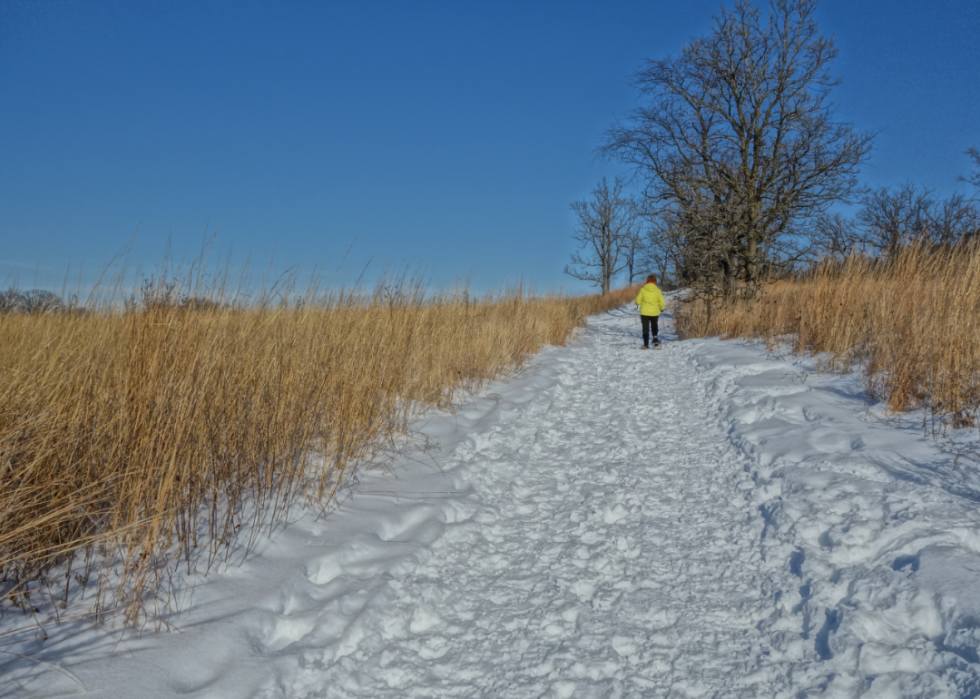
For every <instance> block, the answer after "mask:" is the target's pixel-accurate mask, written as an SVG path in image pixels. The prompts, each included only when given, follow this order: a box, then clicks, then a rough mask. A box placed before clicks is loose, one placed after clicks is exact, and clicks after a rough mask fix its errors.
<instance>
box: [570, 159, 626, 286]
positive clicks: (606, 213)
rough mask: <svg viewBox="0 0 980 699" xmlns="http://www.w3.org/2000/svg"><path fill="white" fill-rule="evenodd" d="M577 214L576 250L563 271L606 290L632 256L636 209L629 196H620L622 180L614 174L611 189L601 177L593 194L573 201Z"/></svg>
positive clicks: (573, 207)
mask: <svg viewBox="0 0 980 699" xmlns="http://www.w3.org/2000/svg"><path fill="white" fill-rule="evenodd" d="M571 206H572V211H574V212H575V214H576V215H577V216H578V224H577V225H576V227H575V235H574V238H575V240H577V241H578V243H579V250H578V251H577V252H575V253H573V254H572V264H571V265H565V274H569V275H571V276H573V277H575V278H576V279H582V280H584V281H589V282H592V283H593V284H595V285H597V286H600V287H601V288H602V293H603V294H607V293H609V288H610V285H611V283H612V278H613V277H614V276H615V275H617V274H619V273H620V272H622V271H623V270H624V269H626V268H627V266H629V265H630V264H631V263H632V262H633V261H634V259H635V255H634V253H635V247H634V246H635V244H636V234H637V219H638V217H637V209H636V203H635V202H634V201H633V199H632V198H631V197H624V196H623V180H622V178H619V177H617V178H616V179H615V181H614V182H613V186H612V189H610V188H609V183H608V182H607V181H606V178H605V177H603V178H602V180H600V181H599V184H598V185H596V188H595V189H594V190H592V198H591V199H589V200H587V201H576V202H573V203H572V205H571Z"/></svg>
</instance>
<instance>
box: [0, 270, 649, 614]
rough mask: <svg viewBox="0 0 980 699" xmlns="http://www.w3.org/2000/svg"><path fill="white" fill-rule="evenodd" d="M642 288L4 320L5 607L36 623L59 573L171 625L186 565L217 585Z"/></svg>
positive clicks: (196, 303) (383, 291) (394, 288)
mask: <svg viewBox="0 0 980 699" xmlns="http://www.w3.org/2000/svg"><path fill="white" fill-rule="evenodd" d="M634 291H635V290H633V289H626V290H623V291H621V292H616V293H612V294H609V295H607V296H605V297H599V296H590V297H579V298H573V297H566V296H560V295H552V296H544V297H537V296H534V295H532V294H530V293H528V292H527V291H526V290H521V289H518V290H515V291H513V292H510V293H506V294H503V295H501V296H498V297H496V298H493V297H487V298H484V299H478V300H471V299H470V297H469V294H468V293H466V292H465V291H462V292H450V293H445V294H442V295H437V296H435V297H427V296H426V294H425V293H424V290H423V289H422V287H421V286H420V285H418V284H411V283H408V284H406V283H401V284H395V285H385V284H382V285H379V287H378V290H377V291H376V292H375V293H374V294H373V295H358V294H350V293H335V294H327V295H324V296H320V297H315V296H314V295H313V294H307V296H306V297H305V298H304V299H303V300H302V303H296V302H295V301H281V302H278V303H270V302H259V303H253V304H250V305H249V306H247V307H239V306H235V305H234V303H229V302H228V300H227V299H223V298H220V297H219V298H206V299H196V300H193V302H188V300H187V295H183V301H180V300H179V299H180V298H181V297H182V295H181V293H180V291H179V290H175V288H174V287H173V286H168V285H155V286H150V287H147V288H146V289H144V292H143V297H142V299H141V300H140V301H139V302H138V303H135V304H129V305H128V306H127V307H126V308H116V309H110V308H103V309H102V310H100V311H98V312H89V313H74V314H59V315H42V316H26V315H0V580H3V581H5V587H4V588H3V589H0V602H3V601H6V602H7V603H10V602H13V603H16V604H17V605H18V606H21V607H23V608H25V609H30V608H31V606H32V602H31V598H30V595H31V590H32V583H35V587H34V588H33V589H34V590H35V595H36V594H37V592H36V589H37V588H36V582H37V581H38V580H39V579H45V577H46V576H47V577H46V579H47V584H46V588H45V589H46V592H47V594H48V595H50V596H51V597H52V598H54V599H57V600H60V602H61V604H65V603H67V602H68V600H69V598H70V596H71V595H70V591H71V588H72V587H73V586H74V587H75V588H78V587H82V588H85V587H88V588H90V589H91V588H94V589H95V590H96V592H95V598H94V607H95V611H96V613H97V614H98V615H99V616H100V618H101V619H105V618H106V617H108V616H110V615H113V614H115V613H121V614H123V615H124V616H125V618H126V619H127V620H128V621H130V622H138V621H140V620H146V619H147V618H152V617H153V616H154V615H155V614H158V613H159V610H160V609H161V607H159V606H156V605H159V604H163V605H164V607H165V606H166V604H167V590H168V586H169V585H170V583H171V581H172V578H173V573H174V569H175V566H178V565H180V566H186V567H187V569H188V570H190V569H192V568H194V569H196V570H197V571H198V572H200V571H201V570H202V569H203V570H205V571H206V570H208V569H210V568H211V567H212V566H213V565H215V564H216V563H217V562H218V561H221V560H222V559H223V557H224V556H226V555H228V552H229V551H230V550H231V545H232V544H233V542H235V541H236V539H238V538H239V537H240V536H242V535H243V534H245V535H249V536H251V535H254V534H255V533H256V528H257V527H258V526H260V523H263V522H264V523H275V522H277V521H281V520H282V519H283V517H284V516H285V514H286V512H287V510H288V508H289V507H290V506H293V505H295V504H296V503H299V504H300V505H305V506H315V507H323V506H325V505H326V504H327V503H329V501H330V500H331V498H332V497H333V496H334V495H335V494H336V493H337V491H338V489H339V488H341V487H343V486H344V484H345V483H346V482H347V481H348V478H349V477H350V475H351V472H352V469H354V468H355V467H356V466H357V465H358V464H362V463H365V462H369V461H371V460H372V459H375V458H377V457H382V456H383V454H384V449H385V448H386V447H388V446H389V445H390V444H391V443H392V440H395V439H396V438H398V437H399V436H402V435H405V434H406V428H407V426H408V424H409V422H410V421H411V419H412V418H413V417H414V416H415V415H416V411H417V410H418V409H420V408H421V407H424V406H426V405H438V406H447V405H449V404H450V403H452V401H453V399H454V397H455V396H456V395H457V392H458V391H459V390H461V389H466V390H473V389H477V388H479V387H480V386H481V385H483V384H484V383H485V382H487V381H491V380H493V379H495V378H498V377H500V376H501V375H504V374H506V372H508V371H511V370H513V369H514V368H516V367H519V366H521V364H522V363H524V362H525V361H526V360H527V358H528V357H529V356H531V355H533V354H535V353H536V352H538V351H539V350H540V349H541V347H542V346H543V345H545V344H555V345H561V344H564V343H565V342H566V341H567V339H568V338H569V335H570V333H571V332H572V331H573V330H574V329H575V328H576V327H578V326H581V325H582V324H583V323H584V319H585V317H586V316H588V315H590V314H593V313H597V312H600V311H602V310H605V309H609V308H612V307H616V306H619V305H621V304H623V303H625V302H626V301H627V300H628V299H629V298H630V297H631V295H632V294H633V293H634ZM52 571H58V575H59V576H63V578H60V582H59V581H54V582H52V580H51V575H52ZM90 601H92V600H90ZM154 610H156V612H155V611H154Z"/></svg>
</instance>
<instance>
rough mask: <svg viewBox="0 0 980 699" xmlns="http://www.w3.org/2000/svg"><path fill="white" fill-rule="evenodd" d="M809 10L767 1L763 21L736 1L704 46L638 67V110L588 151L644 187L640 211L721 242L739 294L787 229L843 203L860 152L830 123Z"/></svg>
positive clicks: (792, 2) (823, 64)
mask: <svg viewBox="0 0 980 699" xmlns="http://www.w3.org/2000/svg"><path fill="white" fill-rule="evenodd" d="M815 9H816V2H815V0H773V1H772V2H771V3H770V11H769V13H768V16H767V17H766V18H763V15H762V12H761V11H760V10H759V9H758V8H756V7H754V6H753V5H751V4H750V3H748V2H745V1H744V0H740V1H739V2H737V3H736V4H735V7H734V9H733V10H726V9H723V10H722V11H721V14H720V15H718V16H717V17H716V18H715V22H714V26H713V28H712V31H711V33H710V34H709V35H708V36H705V37H701V38H697V39H694V40H692V41H691V42H690V43H688V44H687V45H686V46H684V47H683V48H682V49H681V52H680V54H679V55H677V56H676V57H669V58H665V59H662V60H650V61H647V62H646V64H645V65H644V66H643V68H642V69H641V70H640V72H639V73H637V74H636V76H634V84H635V85H636V87H638V88H639V91H640V96H641V99H642V102H643V103H642V104H641V106H640V107H638V108H637V109H635V110H633V112H631V114H630V116H629V117H628V119H627V120H626V121H625V122H622V123H620V124H617V125H615V126H613V127H612V128H611V129H609V131H608V132H607V134H606V142H605V145H604V146H602V148H601V149H600V152H601V153H603V154H604V155H606V156H608V157H614V158H617V159H620V160H622V161H624V162H626V163H629V164H631V165H633V166H634V167H635V168H636V169H637V171H638V172H639V173H641V174H642V175H644V176H645V177H646V178H647V186H646V189H645V192H644V194H645V196H646V197H647V199H648V200H649V203H650V205H651V206H650V208H656V207H657V206H659V207H660V209H661V210H670V216H671V218H672V219H673V222H674V223H677V222H678V221H679V222H680V223H681V224H682V225H683V224H684V219H689V220H691V221H696V220H701V221H702V222H703V220H704V219H705V218H709V219H711V221H710V224H708V225H706V226H702V227H701V228H700V230H699V232H698V235H700V236H714V235H717V236H720V238H721V239H722V240H726V241H728V242H729V243H730V250H729V253H728V255H727V257H728V259H729V262H728V263H727V266H726V269H727V273H728V274H734V273H735V272H736V270H738V271H739V272H740V274H741V275H742V277H743V278H744V280H745V281H747V282H749V283H750V284H755V283H757V282H758V280H759V275H760V271H761V269H762V266H763V265H762V264H761V263H762V262H763V261H764V255H765V253H766V252H767V251H772V250H775V249H777V248H778V246H775V245H773V243H774V241H776V239H778V238H780V237H784V236H787V235H788V234H789V233H788V232H789V231H791V230H792V229H793V227H794V223H796V222H797V221H799V220H801V219H806V218H809V217H813V216H816V215H819V214H820V213H822V212H824V211H825V210H826V208H827V207H828V206H829V205H830V204H831V203H832V202H835V201H839V200H843V199H847V198H848V197H850V196H851V195H852V193H853V192H854V191H855V188H856V186H857V182H856V176H857V173H858V167H859V165H860V163H861V162H862V161H863V160H864V159H865V158H866V157H867V155H868V154H869V152H870V148H871V136H869V135H865V134H860V133H857V132H855V131H854V130H853V129H852V127H851V126H850V125H849V124H846V123H843V122H840V121H837V120H836V119H835V116H834V105H833V102H832V101H831V100H830V92H831V90H832V88H833V87H835V86H836V85H837V84H838V83H839V79H838V78H836V77H833V76H832V75H831V74H830V72H829V68H830V63H831V61H832V60H833V58H834V57H835V56H836V54H837V51H836V49H835V48H834V42H833V39H832V38H828V37H825V36H823V35H822V34H820V33H819V30H818V27H817V23H816V20H815V19H814V13H815ZM705 202H708V203H709V204H710V205H709V206H707V207H706V206H705ZM688 210H690V211H688ZM705 212H708V214H709V215H708V216H707V217H706V216H705ZM692 234H693V231H692ZM709 247H710V248H711V249H712V250H715V248H716V247H717V245H716V244H714V243H713V244H711V245H710V246H709ZM736 258H737V264H733V262H735V261H736ZM709 266H711V265H710V263H709Z"/></svg>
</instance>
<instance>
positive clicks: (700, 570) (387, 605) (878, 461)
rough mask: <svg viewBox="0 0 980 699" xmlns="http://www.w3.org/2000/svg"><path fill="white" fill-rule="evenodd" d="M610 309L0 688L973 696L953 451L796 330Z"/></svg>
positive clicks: (966, 481) (970, 512)
mask: <svg viewBox="0 0 980 699" xmlns="http://www.w3.org/2000/svg"><path fill="white" fill-rule="evenodd" d="M634 323H635V321H634V318H633V316H632V313H631V311H627V310H625V309H621V310H618V311H613V312H610V313H605V314H602V315H600V316H596V317H593V318H591V319H590V320H589V325H588V327H587V328H585V329H584V330H583V331H582V332H581V333H580V335H579V336H578V338H577V339H576V340H575V341H574V342H572V343H571V344H570V345H569V346H568V347H565V348H554V347H552V348H547V349H546V350H545V351H544V352H542V354H541V355H539V356H538V357H536V358H535V359H534V361H533V362H532V365H531V366H530V367H529V368H528V369H526V370H525V371H523V372H521V373H520V374H519V375H518V376H516V377H514V378H512V379H511V380H509V381H506V382H500V383H499V384H497V385H495V386H492V387H490V388H489V390H487V391H485V392H484V393H483V394H481V395H480V396H474V397H473V399H472V400H470V401H468V402H467V403H465V404H464V405H462V406H460V407H459V409H458V410H457V411H455V413H437V412H432V413H430V414H429V415H428V416H427V418H426V419H425V420H424V421H422V422H420V423H419V425H417V428H418V430H419V434H420V435H421V436H422V437H424V439H425V440H427V441H429V442H430V444H431V445H432V448H431V449H429V450H427V451H421V450H416V451H412V452H408V453H406V454H403V455H402V456H401V457H399V458H398V459H397V460H396V462H395V463H394V464H393V466H392V470H391V472H387V473H382V472H380V471H376V470H375V471H366V472H363V473H362V474H361V475H360V476H359V479H358V482H357V483H355V484H354V485H353V486H352V487H351V489H350V490H349V492H348V493H346V494H345V497H344V498H343V499H342V500H341V502H340V507H339V510H337V511H335V512H332V513H330V514H329V515H328V516H326V517H316V516H314V515H312V514H311V515H308V516H304V517H302V518H301V519H300V520H299V521H297V522H294V523H292V524H291V525H290V526H289V527H288V528H286V529H285V530H280V531H278V532H277V533H276V535H275V536H274V537H272V538H268V539H263V541H262V542H260V545H259V546H258V547H257V548H256V550H255V551H254V553H253V555H252V556H251V557H250V558H248V559H247V560H246V561H245V562H244V563H243V564H242V565H241V566H238V567H232V568H230V569H228V570H226V571H224V572H222V573H220V574H216V575H215V574H212V575H210V576H208V577H207V578H197V577H195V576H193V575H192V576H191V577H190V578H189V579H188V580H187V581H186V582H187V583H188V587H187V588H186V594H185V596H183V597H182V598H181V599H180V600H179V601H180V602H181V604H182V608H183V609H184V610H185V611H183V612H181V614H179V615H177V616H176V617H174V618H173V619H172V623H173V624H174V627H173V628H174V632H173V633H159V634H144V635H142V636H136V635H134V634H133V633H132V632H124V631H123V630H121V629H107V628H102V629H87V628H84V627H73V626H72V624H70V623H69V624H62V625H61V626H60V627H54V626H51V625H45V628H48V629H52V630H54V629H56V630H57V632H56V633H54V634H52V636H51V637H50V638H48V639H45V638H44V637H43V634H41V633H39V632H38V631H36V630H35V631H32V632H31V633H30V634H27V636H25V635H24V634H21V635H20V636H19V637H18V636H17V635H16V634H15V635H14V636H10V637H8V638H9V639H13V640H9V641H7V642H6V643H5V644H0V653H6V654H8V656H10V655H11V654H13V653H17V654H19V655H14V656H12V658H13V659H12V660H9V661H7V662H5V663H2V664H0V670H2V672H3V673H4V674H3V675H2V677H0V695H2V696H13V697H28V696H41V695H51V694H55V693H77V695H81V696H86V697H146V698H152V697H161V698H162V697H176V696H184V697H202V698H203V697H208V698H214V699H231V698H233V697H234V698H238V697H260V698H263V699H265V698H268V699H272V698H282V697H289V698H301V697H309V698H314V697H318V698H319V697H329V698H337V699H341V698H355V697H493V698H496V697H521V698H523V697H554V698H558V697H585V698H591V697H596V698H598V697H662V698H665V699H666V698H668V697H670V698H676V699H679V698H683V697H719V698H720V697H725V698H735V699H739V698H746V699H748V698H752V699H755V698H759V697H779V698H781V699H783V698H785V699H802V698H804V697H815V696H824V697H841V698H844V697H848V698H849V697H858V696H861V697H876V698H877V697H881V698H884V697H908V698H911V697H921V698H923V699H925V698H926V697H928V698H937V697H943V698H946V697H949V698H950V699H962V698H966V697H971V698H972V697H976V696H980V514H978V510H980V508H978V506H977V503H978V502H980V476H978V473H980V471H978V469H977V468H975V467H970V466H968V465H966V462H957V461H955V460H954V459H953V457H952V456H951V455H949V454H948V453H943V452H942V450H941V449H940V448H939V446H938V445H937V444H936V443H934V442H933V441H932V440H930V439H927V438H925V437H924V436H923V434H922V430H921V427H920V426H919V425H918V424H917V420H921V417H919V418H917V417H915V416H911V417H901V416H898V417H895V416H887V415H885V414H884V413H883V411H882V407H881V406H880V405H875V404H874V403H873V402H872V401H870V400H869V399H868V398H867V396H866V395H865V394H864V393H863V391H862V390H861V388H860V384H859V382H858V380H857V379H856V378H855V377H853V376H837V375H822V374H820V373H819V372H817V371H816V366H817V365H816V360H814V359H800V358H792V357H780V356H774V355H771V354H769V353H767V352H766V351H765V350H764V348H762V347H760V346H758V345H749V344H745V343H741V342H729V343H722V342H719V341H717V340H698V341H688V342H678V341H677V340H676V337H675V336H674V335H673V333H672V332H671V330H670V328H669V326H668V328H667V329H665V330H664V331H662V333H661V336H662V337H663V338H664V339H665V340H666V342H665V344H664V349H662V350H660V351H649V352H643V351H638V350H637V349H636V347H637V340H636V326H635V325H634ZM957 438H958V439H960V441H961V442H962V440H963V435H962V434H961V435H959V437H957ZM22 623H23V620H22V619H19V618H18V617H17V614H16V613H14V612H13V611H12V610H0V633H2V632H4V631H5V630H9V629H11V628H13V627H16V626H17V625H19V624H22ZM38 628H40V627H38ZM0 638H2V637H0ZM15 641H16V642H15ZM8 680H9V681H8Z"/></svg>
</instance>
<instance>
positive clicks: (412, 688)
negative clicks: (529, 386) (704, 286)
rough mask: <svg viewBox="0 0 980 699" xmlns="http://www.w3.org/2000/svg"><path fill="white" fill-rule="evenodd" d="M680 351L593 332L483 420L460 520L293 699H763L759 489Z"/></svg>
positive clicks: (466, 445) (458, 458)
mask: <svg viewBox="0 0 980 699" xmlns="http://www.w3.org/2000/svg"><path fill="white" fill-rule="evenodd" d="M672 349H673V348H668V349H666V350H661V351H659V352H641V351H637V349H636V344H635V340H634V338H632V337H631V336H630V335H628V334H625V333H624V332H623V330H622V323H621V319H620V318H619V317H618V316H616V315H614V316H610V317H608V318H607V319H606V320H605V321H602V320H597V321H596V322H593V323H592V324H591V328H590V332H589V333H588V334H587V337H585V338H583V339H582V341H580V342H579V343H578V344H576V346H575V348H574V350H572V351H568V352H565V353H563V354H562V356H561V357H560V358H556V360H555V362H554V363H553V364H552V365H551V366H550V367H549V373H550V374H551V376H550V380H551V385H549V386H547V387H541V386H539V387H538V390H536V391H535V392H534V393H533V394H531V395H527V396H522V397H521V398H523V399H526V400H524V401H519V400H517V401H515V400H512V401H508V402H507V404H506V405H501V406H498V408H497V409H495V410H494V411H492V413H491V415H489V416H487V417H486V418H485V419H484V422H485V429H482V430H476V431H474V432H472V433H471V434H470V435H469V437H468V438H467V439H466V440H465V441H464V442H463V443H461V444H460V445H458V446H457V447H456V449H455V450H454V452H453V453H452V455H451V457H450V460H448V462H447V463H444V464H443V466H444V468H449V469H455V468H458V466H465V467H466V471H467V472H468V473H469V474H470V478H471V488H472V490H471V492H470V495H469V497H468V498H467V508H466V510H467V511H466V513H465V514H466V515H468V516H464V518H462V521H458V522H455V523H453V524H451V525H449V526H447V528H446V530H445V532H444V533H443V534H442V536H441V537H440V538H439V539H438V540H436V541H435V542H434V543H433V545H432V547H431V549H429V550H428V551H426V553H425V555H424V556H419V557H418V558H417V559H416V560H414V561H412V563H411V564H410V565H409V566H407V569H405V570H404V571H403V572H401V573H400V574H399V575H398V576H397V577H393V578H392V579H390V580H388V581H386V582H385V584H384V585H383V586H382V587H381V589H380V590H379V591H378V595H379V597H380V600H378V602H379V603H376V606H375V609H376V610H377V613H374V614H369V615H366V616H365V618H363V619H362V620H360V621H359V629H358V631H357V635H358V636H359V640H358V642H357V644H356V646H355V647H353V648H352V649H351V652H349V653H346V654H344V655H343V656H342V657H337V654H336V653H335V654H333V656H332V657H330V656H328V657H326V658H309V659H308V660H310V661H312V662H311V663H310V666H309V667H306V668H297V671H296V672H295V673H293V674H292V675H291V677H290V678H289V683H290V692H292V693H295V694H297V695H302V694H303V693H304V692H309V693H310V694H315V693H317V692H322V693H323V694H324V695H325V696H334V695H335V696H393V697H394V696H402V697H404V696H418V697H425V696H433V695H434V694H439V695H445V696H471V697H472V696H486V697H535V696H572V695H573V694H574V695H575V696H586V697H588V696H595V697H605V696H616V695H623V694H630V695H640V694H642V695H644V696H690V695H695V696H697V695H708V696H711V695H718V696H721V695H725V696H732V697H735V696H738V697H742V696H744V697H758V696H761V695H762V694H764V693H765V692H766V691H769V690H770V689H772V683H773V679H774V678H773V675H772V673H759V672H758V670H759V669H760V667H761V666H763V665H766V663H767V655H766V654H767V653H768V652H769V650H770V649H769V644H768V639H767V638H766V636H765V633H764V632H763V631H760V630H759V628H758V627H759V625H760V622H762V621H764V620H765V619H766V618H767V617H768V616H769V615H770V614H771V613H772V606H773V602H772V597H771V595H770V594H768V590H769V589H770V587H771V585H770V584H769V583H768V582H767V578H768V577H769V576H773V575H777V576H778V575H780V573H782V574H783V575H784V576H787V577H788V576H789V571H788V570H785V571H780V570H779V568H780V567H781V566H772V565H767V564H766V563H765V562H764V561H762V560H761V555H760V549H759V541H760V537H761V534H762V530H763V521H762V519H761V518H760V517H758V516H756V517H752V516H749V513H748V507H747V504H746V495H745V494H746V491H747V490H748V489H750V488H751V486H752V481H751V479H750V477H749V476H748V474H746V473H745V471H744V470H743V469H742V467H741V464H740V463H738V457H737V455H736V454H735V453H734V450H733V449H732V447H731V445H730V444H729V443H728V441H727V440H726V436H725V434H724V432H723V431H722V430H721V429H720V428H719V427H718V426H717V425H715V424H706V421H707V417H708V415H707V406H706V405H705V401H704V398H703V392H702V391H699V390H698V389H697V386H696V384H695V383H694V372H693V368H692V366H691V364H690V362H688V361H687V360H686V358H685V357H683V356H682V355H680V354H678V353H676V352H673V351H671V350H672ZM538 378H539V379H540V378H541V377H540V376H539V377H538ZM401 535H402V534H401V533H398V534H397V535H396V536H401ZM338 650H340V649H338ZM345 650H346V649H345ZM419 658H422V659H424V660H425V661H426V662H424V663H420V662H419ZM317 660H321V661H325V662H323V663H317V662H316V661H317Z"/></svg>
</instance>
